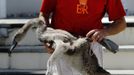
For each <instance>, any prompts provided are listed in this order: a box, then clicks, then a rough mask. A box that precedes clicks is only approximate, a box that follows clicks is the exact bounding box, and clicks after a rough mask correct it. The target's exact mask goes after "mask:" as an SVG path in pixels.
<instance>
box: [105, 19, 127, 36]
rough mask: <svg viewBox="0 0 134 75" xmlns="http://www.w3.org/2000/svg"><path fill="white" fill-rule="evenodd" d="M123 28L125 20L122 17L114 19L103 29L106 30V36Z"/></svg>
mask: <svg viewBox="0 0 134 75" xmlns="http://www.w3.org/2000/svg"><path fill="white" fill-rule="evenodd" d="M125 28H126V21H125V19H124V17H122V18H120V19H118V20H115V21H114V22H113V23H112V24H110V25H109V26H108V27H106V28H105V29H104V30H106V32H107V35H106V36H110V35H114V34H117V33H120V32H121V31H123V30H124V29H125Z"/></svg>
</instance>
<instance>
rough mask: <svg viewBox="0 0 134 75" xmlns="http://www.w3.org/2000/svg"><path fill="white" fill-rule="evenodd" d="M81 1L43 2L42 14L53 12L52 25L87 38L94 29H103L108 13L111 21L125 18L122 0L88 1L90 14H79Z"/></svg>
mask: <svg viewBox="0 0 134 75" xmlns="http://www.w3.org/2000/svg"><path fill="white" fill-rule="evenodd" d="M77 4H79V0H43V3H42V7H41V12H43V13H44V14H47V15H48V14H50V13H51V12H53V16H52V22H51V25H52V27H54V28H58V29H63V30H67V31H69V32H70V33H73V34H75V35H83V36H85V35H86V33H88V32H89V31H90V30H92V29H101V28H103V24H102V22H101V19H102V18H103V16H104V14H105V13H106V12H107V13H108V15H109V20H110V21H112V20H116V19H118V18H121V17H123V16H125V11H124V9H123V6H122V4H121V0H88V1H87V6H88V9H87V12H88V14H78V13H77Z"/></svg>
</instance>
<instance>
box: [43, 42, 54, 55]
mask: <svg viewBox="0 0 134 75" xmlns="http://www.w3.org/2000/svg"><path fill="white" fill-rule="evenodd" d="M44 46H45V48H46V49H47V52H48V53H49V54H52V53H53V52H54V49H53V48H52V47H51V46H50V44H49V43H45V44H44Z"/></svg>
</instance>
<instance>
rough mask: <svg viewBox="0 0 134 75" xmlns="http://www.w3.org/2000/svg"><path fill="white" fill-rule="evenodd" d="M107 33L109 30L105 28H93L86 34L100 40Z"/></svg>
mask: <svg viewBox="0 0 134 75" xmlns="http://www.w3.org/2000/svg"><path fill="white" fill-rule="evenodd" d="M107 35H108V32H107V31H106V30H105V29H93V30H91V31H89V32H88V33H87V34H86V37H89V38H91V39H92V40H93V41H97V42H100V41H101V40H102V39H103V38H104V37H106V36H107Z"/></svg>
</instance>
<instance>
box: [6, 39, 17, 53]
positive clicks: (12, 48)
mask: <svg viewBox="0 0 134 75" xmlns="http://www.w3.org/2000/svg"><path fill="white" fill-rule="evenodd" d="M17 44H18V42H16V41H15V40H14V41H13V44H12V46H11V48H10V50H9V51H8V54H9V56H10V55H11V53H12V51H13V50H14V48H15V47H16V46H17Z"/></svg>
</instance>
